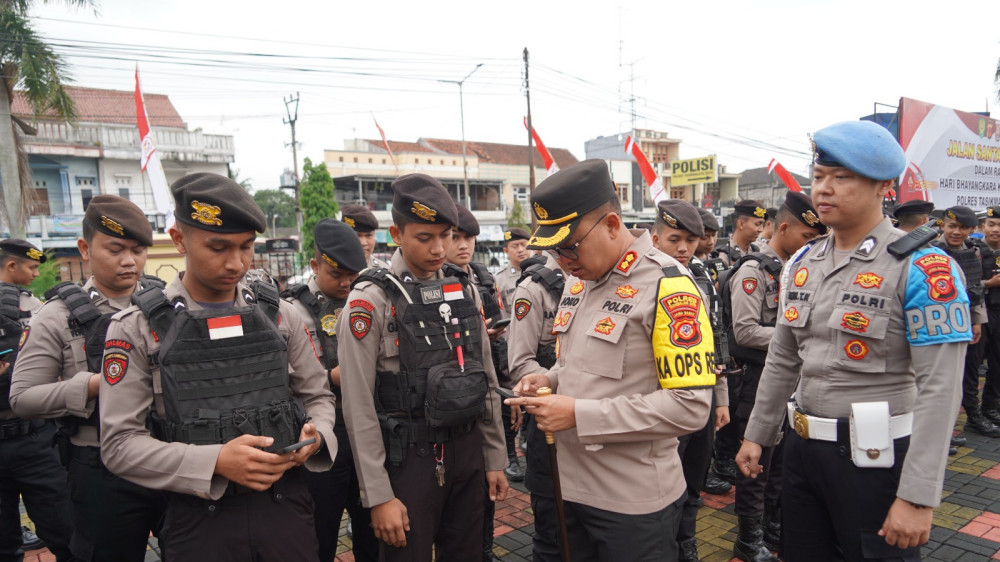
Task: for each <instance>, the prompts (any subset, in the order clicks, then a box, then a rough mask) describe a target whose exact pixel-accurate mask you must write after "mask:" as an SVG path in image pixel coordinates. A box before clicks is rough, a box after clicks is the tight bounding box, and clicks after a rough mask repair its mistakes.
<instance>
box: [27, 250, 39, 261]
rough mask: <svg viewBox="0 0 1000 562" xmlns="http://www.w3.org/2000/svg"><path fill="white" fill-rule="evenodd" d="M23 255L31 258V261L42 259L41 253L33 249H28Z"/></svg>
mask: <svg viewBox="0 0 1000 562" xmlns="http://www.w3.org/2000/svg"><path fill="white" fill-rule="evenodd" d="M24 255H26V256H28V257H29V258H31V259H33V260H40V259H42V253H41V252H39V251H38V250H36V249H34V248H28V251H27V252H25V254H24Z"/></svg>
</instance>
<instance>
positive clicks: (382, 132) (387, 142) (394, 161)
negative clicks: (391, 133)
mask: <svg viewBox="0 0 1000 562" xmlns="http://www.w3.org/2000/svg"><path fill="white" fill-rule="evenodd" d="M372 121H374V122H375V128H376V129H378V134H379V135H381V136H382V146H384V147H385V151H386V152H388V153H389V160H392V166H393V167H394V168H396V173H397V174H398V173H399V166H397V165H396V157H395V156H393V155H392V149H391V148H389V141H387V140H385V131H383V130H382V127H379V125H378V119H375V114H374V113H372Z"/></svg>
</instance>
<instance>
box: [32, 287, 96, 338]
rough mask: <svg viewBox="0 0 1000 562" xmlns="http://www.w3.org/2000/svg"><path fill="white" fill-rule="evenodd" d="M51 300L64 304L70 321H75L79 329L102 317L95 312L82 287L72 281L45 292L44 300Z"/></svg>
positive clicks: (92, 303)
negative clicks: (55, 299)
mask: <svg viewBox="0 0 1000 562" xmlns="http://www.w3.org/2000/svg"><path fill="white" fill-rule="evenodd" d="M52 298H59V299H62V301H63V302H64V303H66V308H68V309H69V312H70V315H71V316H72V320H75V321H76V322H77V324H79V325H80V326H81V327H86V326H88V325H89V324H90V323H91V322H93V321H95V320H97V319H98V318H100V317H101V316H103V315H102V314H101V312H100V311H99V310H97V307H96V306H94V302H93V301H92V300H90V295H88V294H87V292H86V291H84V290H83V287H81V286H79V285H77V284H76V283H73V282H72V281H63V282H62V283H60V284H58V285H56V286H55V287H52V288H51V289H49V290H48V291H45V299H46V300H49V299H52Z"/></svg>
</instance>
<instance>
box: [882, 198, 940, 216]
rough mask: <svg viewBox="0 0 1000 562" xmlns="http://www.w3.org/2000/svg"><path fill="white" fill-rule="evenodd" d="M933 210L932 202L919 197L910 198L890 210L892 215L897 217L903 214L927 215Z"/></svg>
mask: <svg viewBox="0 0 1000 562" xmlns="http://www.w3.org/2000/svg"><path fill="white" fill-rule="evenodd" d="M933 210H934V203H931V202H930V201H921V200H920V199H911V200H910V201H907V202H905V203H900V204H899V205H896V208H895V209H893V210H892V216H894V217H896V218H897V219H898V218H899V217H901V216H903V215H929V214H930V212H931V211H933Z"/></svg>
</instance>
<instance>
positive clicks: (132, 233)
mask: <svg viewBox="0 0 1000 562" xmlns="http://www.w3.org/2000/svg"><path fill="white" fill-rule="evenodd" d="M83 222H85V223H87V224H89V225H90V226H92V227H93V228H94V230H97V231H98V232H101V233H103V234H107V235H108V236H112V237H114V238H125V239H128V240H135V241H136V242H138V243H139V244H142V245H143V246H152V245H153V228H152V227H151V226H149V220H148V219H147V218H146V214H145V213H143V212H142V209H140V208H139V207H138V206H137V205H136V204H135V203H133V202H131V201H129V200H128V199H125V198H124V197H118V196H117V195H97V196H95V197H94V198H93V199H91V200H90V204H89V205H87V212H86V213H85V214H84V215H83Z"/></svg>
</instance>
